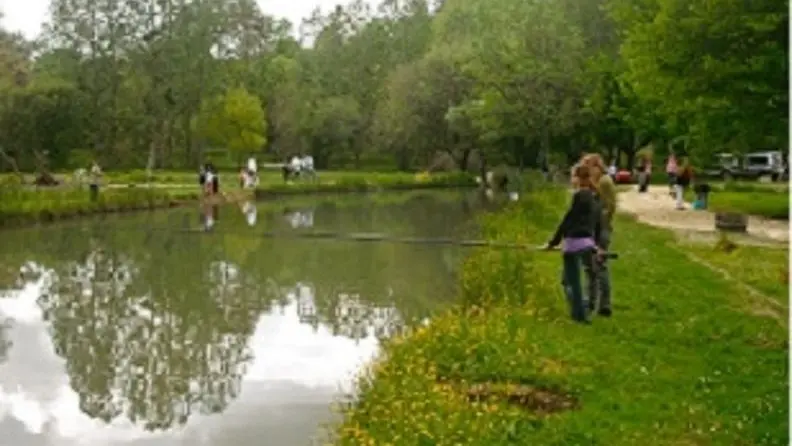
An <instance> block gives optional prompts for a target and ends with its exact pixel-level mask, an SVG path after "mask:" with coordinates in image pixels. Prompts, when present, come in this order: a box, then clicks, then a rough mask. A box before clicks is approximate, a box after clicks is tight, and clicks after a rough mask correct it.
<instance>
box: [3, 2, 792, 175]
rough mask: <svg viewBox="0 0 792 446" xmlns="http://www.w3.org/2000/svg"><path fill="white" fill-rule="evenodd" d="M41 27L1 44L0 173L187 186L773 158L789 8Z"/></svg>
mask: <svg viewBox="0 0 792 446" xmlns="http://www.w3.org/2000/svg"><path fill="white" fill-rule="evenodd" d="M50 11H51V13H50V17H49V19H48V22H47V25H46V26H45V28H44V30H43V32H42V34H41V36H40V37H39V38H38V39H37V40H36V41H34V42H28V41H25V39H23V38H22V37H21V36H19V35H16V34H13V33H9V32H7V31H2V30H0V59H2V63H3V66H5V67H8V69H7V70H5V71H4V72H3V73H0V97H2V100H0V148H2V149H3V150H2V154H3V157H2V161H0V163H1V164H0V167H2V168H5V169H8V168H9V167H10V165H11V161H14V162H16V163H18V164H19V165H20V166H23V167H24V166H31V165H32V164H33V163H35V160H36V159H40V158H41V156H42V154H46V155H47V157H48V158H49V161H50V163H51V164H52V166H53V167H60V168H66V167H71V166H72V165H74V164H75V163H78V161H75V160H81V159H84V158H85V157H86V154H89V155H90V157H91V158H95V159H98V160H100V162H102V163H103V165H105V166H107V167H108V168H129V167H143V166H144V165H148V166H149V167H162V168H181V167H192V166H195V165H196V164H197V163H198V162H200V161H202V160H204V159H205V158H206V156H207V153H209V152H208V150H209V149H210V148H211V149H213V152H212V153H214V149H218V148H220V149H223V150H226V151H227V152H228V154H229V155H228V157H227V158H228V159H227V161H228V162H229V163H234V162H236V159H237V158H236V154H238V153H239V152H249V153H254V154H257V156H260V157H264V158H269V159H273V160H275V159H278V160H282V159H284V158H286V157H288V156H290V155H293V154H299V153H310V154H311V155H313V157H314V159H315V160H316V163H317V167H319V168H343V167H377V168H382V167H390V168H398V169H404V170H410V169H418V168H426V167H427V166H428V165H431V164H432V160H433V159H435V157H437V156H438V154H443V155H446V156H448V155H450V159H452V160H453V161H454V163H453V164H454V165H455V166H456V168H460V169H464V168H471V169H472V168H474V167H472V166H473V164H475V162H474V161H476V160H479V161H480V160H481V159H482V158H483V159H485V160H486V161H487V162H488V163H498V162H507V163H510V164H514V165H523V166H537V165H540V164H542V163H544V162H545V160H547V159H561V160H563V159H564V158H569V159H571V158H574V157H576V156H577V155H578V154H579V153H580V152H582V151H600V152H602V153H604V154H606V155H607V156H608V157H614V156H622V157H626V159H627V160H628V162H631V159H632V157H633V156H634V154H635V153H636V152H637V151H638V150H639V149H640V148H642V147H645V146H648V145H650V144H651V146H652V147H653V148H654V150H655V152H660V153H661V154H662V153H664V152H666V151H667V150H669V147H670V146H671V144H672V143H673V142H675V141H680V140H684V141H686V145H687V151H688V152H689V153H692V154H694V155H697V156H709V155H710V154H711V153H712V152H714V151H718V150H725V149H728V150H732V151H736V152H744V151H749V150H755V149H760V148H775V149H784V148H785V147H786V145H787V140H788V128H789V119H788V115H787V110H788V103H789V101H788V96H787V79H788V70H789V68H788V64H789V62H788V61H789V48H788V41H787V35H788V4H787V2H779V1H770V0H756V1H751V2H744V1H736V0H708V1H704V0H685V1H682V0H592V1H587V2H581V1H572V0H556V1H549V0H487V1H484V0H465V1H463V0H445V1H435V2H430V1H429V0H407V1H402V2H396V1H393V0H382V2H381V3H380V4H378V5H376V6H372V5H371V4H370V3H368V2H366V1H363V0H352V1H351V2H350V3H347V4H345V5H338V6H337V7H335V8H333V9H332V10H330V11H321V10H319V9H316V10H315V11H314V13H313V14H312V15H311V16H310V17H308V18H306V19H305V20H304V21H303V22H302V23H300V24H292V23H289V22H288V21H286V20H284V19H281V18H277V17H273V16H270V15H268V14H266V13H264V12H263V11H262V10H260V9H259V6H258V3H257V2H256V1H255V0H201V1H198V0H170V1H168V2H159V1H156V2H155V1H153V0H149V1H140V2H123V1H119V0H105V1H102V2H98V1H96V0H77V1H75V0H50ZM474 153H476V154H478V156H472V155H473V154H474ZM213 156H214V155H213Z"/></svg>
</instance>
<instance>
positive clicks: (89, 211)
mask: <svg viewBox="0 0 792 446" xmlns="http://www.w3.org/2000/svg"><path fill="white" fill-rule="evenodd" d="M475 186H476V185H475V183H473V182H472V180H471V181H470V182H469V183H467V184H466V182H463V181H461V180H460V179H458V178H453V177H442V176H441V177H437V178H436V179H434V180H432V181H429V182H420V181H416V182H415V183H395V184H376V183H374V184H369V183H359V182H355V183H340V184H321V183H318V184H300V183H297V184H290V185H284V186H277V187H265V188H257V189H254V190H240V189H235V190H232V191H228V192H222V191H221V192H220V194H219V195H220V198H218V199H216V201H217V203H214V204H216V205H223V204H234V203H239V202H241V201H244V200H248V199H250V200H253V201H260V200H264V199H271V198H278V197H291V196H301V195H305V196H308V195H324V194H328V195H329V194H341V193H349V194H357V193H378V192H389V191H411V190H431V189H471V188H475ZM107 191H110V194H108V195H103V194H102V192H100V195H99V201H97V202H90V201H84V202H81V203H80V205H79V206H76V207H75V208H73V209H67V210H55V209H50V208H42V209H35V210H30V211H26V212H18V213H5V212H3V211H2V210H0V230H4V229H14V228H20V227H25V226H43V225H47V224H50V223H55V222H59V221H68V220H74V219H77V218H81V217H90V216H101V215H116V214H126V213H133V212H146V211H147V212H154V211H158V210H167V209H174V208H178V207H183V206H189V205H194V204H200V203H201V202H203V201H204V199H203V197H202V196H201V194H200V192H199V191H197V190H196V191H195V193H187V194H182V193H173V192H171V191H168V190H159V191H157V190H151V189H147V188H137V187H134V186H133V185H130V186H128V187H127V188H123V187H116V188H105V189H103V192H105V193H106V192H107ZM125 191H134V192H130V194H129V195H127V194H124V192H125ZM140 191H144V194H143V195H141V196H139V198H137V199H135V200H132V201H127V202H125V201H123V200H124V199H129V197H130V196H131V195H132V194H135V193H139V192H140ZM48 192H55V191H53V190H48V189H41V190H40V191H36V192H30V195H31V197H35V194H36V193H42V194H45V193H48ZM81 192H84V197H87V196H88V192H87V191H81ZM103 197H109V199H108V201H103V200H102V198H103ZM117 197H124V198H122V199H120V200H119V199H117Z"/></svg>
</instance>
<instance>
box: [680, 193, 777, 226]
mask: <svg viewBox="0 0 792 446" xmlns="http://www.w3.org/2000/svg"><path fill="white" fill-rule="evenodd" d="M685 198H686V199H688V200H689V201H692V200H694V199H695V194H694V193H693V192H688V194H687V195H686V197H685ZM709 210H711V211H713V212H739V213H743V214H750V215H757V216H760V217H766V218H772V219H780V220H788V219H789V194H788V192H776V191H772V190H770V191H767V190H765V191H758V190H753V191H750V192H742V191H732V190H729V189H728V188H727V189H726V190H724V191H719V190H717V189H716V190H713V192H712V193H711V194H710V197H709Z"/></svg>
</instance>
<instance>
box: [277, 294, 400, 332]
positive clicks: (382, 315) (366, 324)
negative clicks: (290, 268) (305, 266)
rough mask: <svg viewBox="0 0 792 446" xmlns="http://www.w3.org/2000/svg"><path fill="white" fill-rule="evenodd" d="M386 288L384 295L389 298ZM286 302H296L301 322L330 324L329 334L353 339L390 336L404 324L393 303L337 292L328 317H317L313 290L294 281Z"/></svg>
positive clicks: (315, 325) (315, 326)
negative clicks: (326, 318)
mask: <svg viewBox="0 0 792 446" xmlns="http://www.w3.org/2000/svg"><path fill="white" fill-rule="evenodd" d="M392 294H393V293H392V291H390V290H389V293H388V297H392ZM287 295H288V298H289V302H292V301H296V303H297V314H298V316H299V319H300V321H301V322H304V323H306V324H310V325H312V326H313V327H314V328H315V329H319V327H320V326H321V325H320V323H323V324H325V326H330V327H332V328H331V333H332V334H335V335H343V336H346V337H349V338H352V339H355V340H356V341H359V340H367V339H369V338H372V337H374V338H383V337H390V336H392V335H394V334H396V332H397V331H399V330H400V329H401V328H402V327H403V326H404V320H403V318H402V316H401V314H399V310H397V309H396V308H395V307H393V306H388V307H384V306H380V307H377V306H373V305H371V304H370V303H367V302H365V301H364V300H363V299H361V296H360V295H359V294H349V293H340V294H338V296H337V299H338V300H337V301H336V302H335V305H334V308H333V311H332V313H333V319H332V320H321V319H320V318H319V315H318V311H317V309H316V299H315V292H314V289H313V288H312V287H311V286H309V285H306V284H303V283H298V284H297V285H296V286H295V290H294V291H291V292H288V294H287Z"/></svg>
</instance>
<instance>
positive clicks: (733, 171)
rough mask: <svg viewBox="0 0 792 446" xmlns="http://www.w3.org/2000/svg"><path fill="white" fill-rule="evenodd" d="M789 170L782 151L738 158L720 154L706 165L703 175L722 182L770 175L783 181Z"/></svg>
mask: <svg viewBox="0 0 792 446" xmlns="http://www.w3.org/2000/svg"><path fill="white" fill-rule="evenodd" d="M785 172H788V170H787V163H786V162H784V157H783V154H782V153H781V152H780V151H765V152H752V153H748V154H746V155H744V156H743V157H738V156H737V155H734V154H731V153H718V154H716V155H715V158H714V159H713V161H712V163H710V164H708V165H706V166H705V167H704V168H703V169H702V170H701V174H702V175H703V176H705V177H710V178H718V179H722V180H733V179H751V180H755V179H758V178H759V177H761V176H764V175H769V176H770V177H771V178H772V179H773V181H779V180H782V179H783V178H784V177H785V176H784V175H785Z"/></svg>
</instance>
